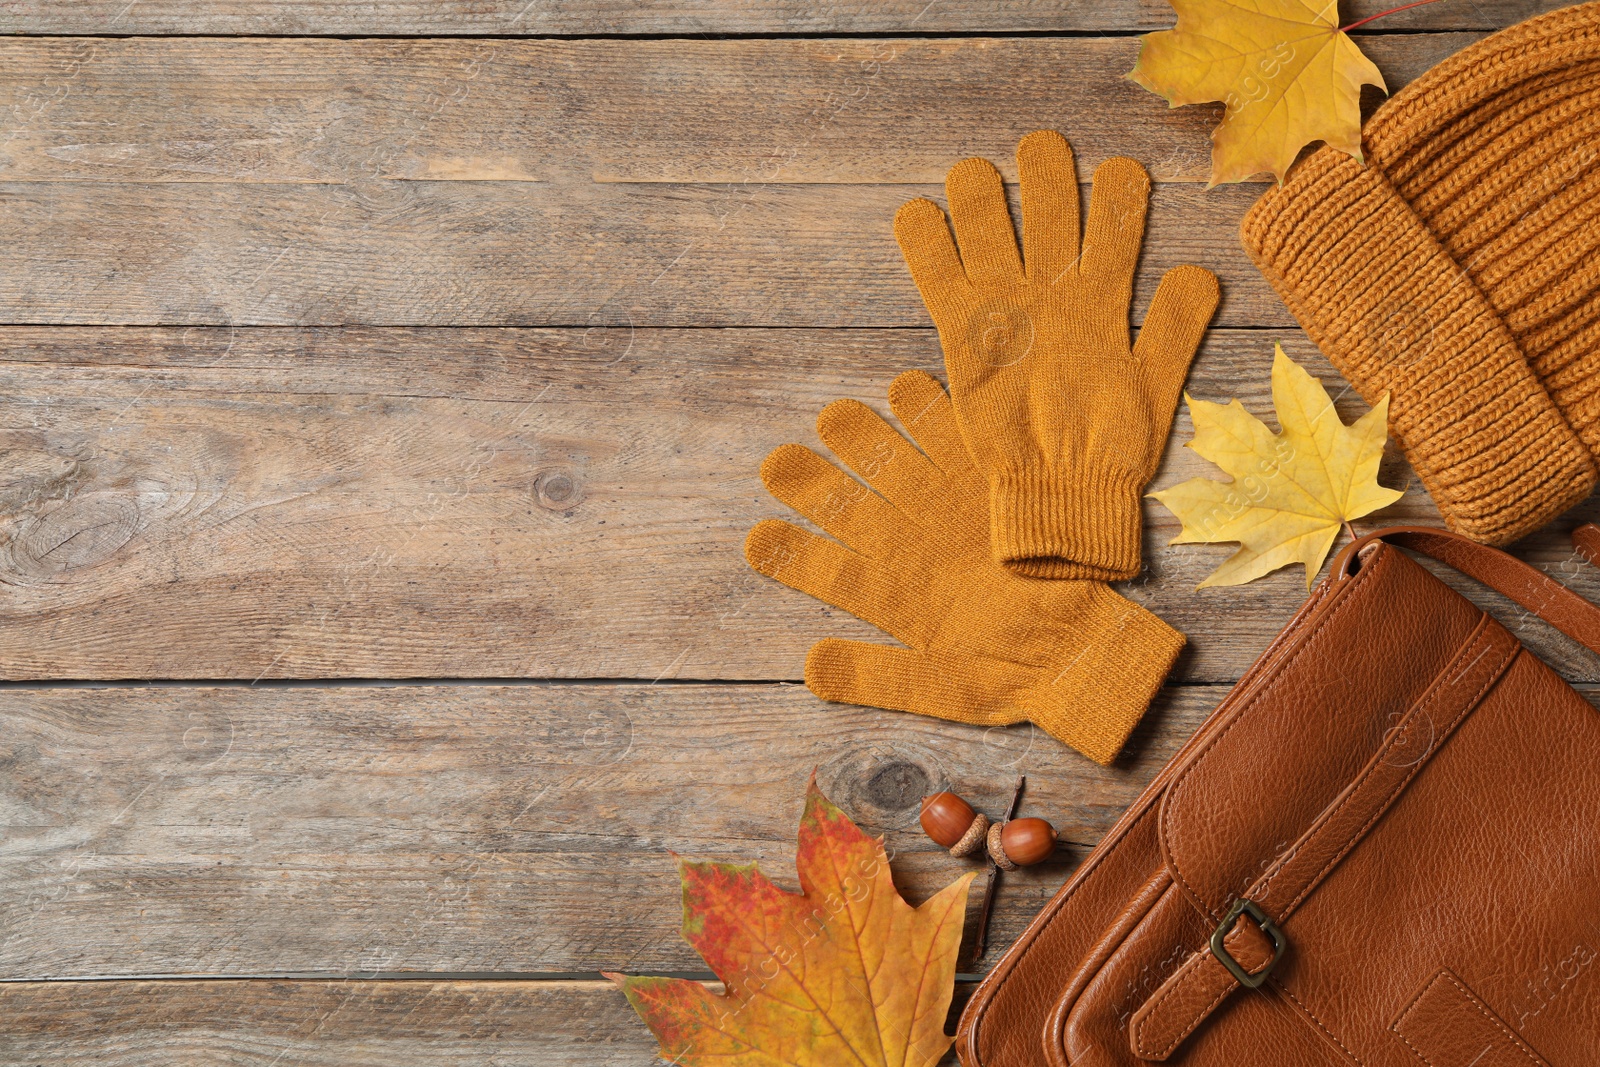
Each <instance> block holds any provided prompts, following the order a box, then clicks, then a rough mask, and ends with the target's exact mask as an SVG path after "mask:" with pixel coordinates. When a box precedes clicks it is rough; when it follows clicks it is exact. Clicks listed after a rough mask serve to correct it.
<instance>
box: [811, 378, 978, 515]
mask: <svg viewBox="0 0 1600 1067" xmlns="http://www.w3.org/2000/svg"><path fill="white" fill-rule="evenodd" d="M817 435H818V436H819V437H821V438H822V443H823V444H825V445H827V446H828V447H829V448H830V449H832V450H833V454H834V455H836V456H838V457H839V458H840V459H841V460H843V461H844V463H845V465H846V466H848V467H849V468H850V469H851V470H853V471H855V472H856V474H857V475H859V476H860V477H861V478H862V480H864V481H865V482H866V483H867V484H868V485H870V486H872V488H873V489H875V490H877V491H878V492H879V493H881V494H883V496H884V498H885V499H887V500H888V501H889V503H891V504H893V505H894V506H895V507H896V508H898V509H900V510H901V511H906V512H915V513H924V512H926V511H927V510H928V509H929V507H930V506H934V505H935V504H936V502H937V501H938V500H939V499H941V498H942V497H943V495H944V481H945V478H944V474H943V472H942V471H940V470H939V468H938V467H936V466H934V464H933V463H932V461H930V460H929V459H928V457H927V456H924V455H923V454H922V453H921V452H919V451H917V448H916V446H915V445H913V444H912V443H911V442H910V441H907V440H906V439H905V438H904V437H903V436H901V435H900V432H899V431H898V430H896V429H895V428H894V427H893V426H890V425H889V424H888V423H887V422H885V421H884V419H883V417H882V416H881V415H879V414H878V413H877V412H876V411H873V410H872V409H871V408H869V407H867V405H865V404H863V403H861V402H860V401H858V400H835V401H834V402H833V403H831V404H829V405H828V406H827V407H825V408H823V409H822V414H820V415H818V416H817ZM946 509H948V505H946Z"/></svg>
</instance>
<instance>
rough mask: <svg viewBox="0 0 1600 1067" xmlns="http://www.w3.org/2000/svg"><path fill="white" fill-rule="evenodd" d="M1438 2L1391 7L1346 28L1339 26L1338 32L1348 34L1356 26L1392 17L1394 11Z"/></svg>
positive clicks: (1419, 0) (1414, 0)
mask: <svg viewBox="0 0 1600 1067" xmlns="http://www.w3.org/2000/svg"><path fill="white" fill-rule="evenodd" d="M1438 2H1439V0H1412V2H1411V3H1409V4H1401V5H1400V6H1399V7H1391V8H1390V9H1389V10H1387V11H1380V12H1378V13H1377V14H1376V15H1368V16H1367V17H1366V18H1364V19H1356V20H1355V21H1354V22H1352V23H1351V24H1350V25H1348V26H1340V27H1339V32H1340V33H1349V32H1350V31H1351V30H1353V29H1355V28H1356V27H1357V26H1365V25H1366V24H1367V23H1369V22H1371V21H1372V20H1373V19H1381V18H1383V16H1385V15H1392V14H1394V13H1395V12H1396V11H1404V10H1406V9H1407V8H1410V7H1421V6H1422V5H1423V4H1437V3H1438Z"/></svg>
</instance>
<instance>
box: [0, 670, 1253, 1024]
mask: <svg viewBox="0 0 1600 1067" xmlns="http://www.w3.org/2000/svg"><path fill="white" fill-rule="evenodd" d="M1221 693H1222V690H1221V689H1217V688H1209V687H1187V688H1182V689H1169V690H1167V691H1166V692H1165V693H1164V694H1163V695H1162V697H1161V698H1160V699H1159V700H1158V701H1157V705H1156V707H1155V708H1154V710H1153V711H1152V713H1151V716H1150V717H1149V718H1148V720H1147V721H1146V723H1145V725H1143V726H1141V727H1140V729H1139V732H1138V734H1137V735H1136V736H1135V738H1134V739H1133V741H1132V742H1131V744H1130V747H1129V750H1128V752H1127V753H1126V754H1125V755H1124V757H1123V758H1122V760H1121V761H1120V762H1119V763H1118V765H1117V766H1115V767H1112V768H1109V769H1107V768H1102V767H1099V766H1097V765H1095V764H1092V763H1090V762H1089V761H1088V760H1086V759H1084V758H1083V757H1081V756H1079V755H1077V754H1076V753H1074V752H1072V751H1071V750H1069V749H1067V748H1065V747H1064V746H1063V745H1061V744H1059V743H1057V742H1056V741H1054V740H1053V739H1051V738H1050V737H1049V736H1047V735H1045V734H1042V733H1039V732H1037V731H1035V730H1033V729H1032V728H1030V727H1028V726H1026V725H1023V726H1019V727H1009V728H1004V729H992V730H984V729H979V728H976V727H970V726H963V725H960V724H955V723H947V722H942V721H939V720H933V719H926V718H922V717H919V716H914V715H905V714H895V713H888V712H883V711H876V710H870V709H864V708H855V707H849V706H844V705H828V704H823V703H822V702H820V701H818V700H817V699H816V698H814V697H813V696H811V694H810V693H809V692H807V691H806V690H805V689H804V688H802V687H799V686H793V685H770V684H769V685H759V686H728V685H720V686H717V685H667V684H663V685H647V684H638V683H636V684H624V685H604V684H587V685H549V684H542V685H522V686H492V685H482V686H480V685H463V686H386V687H364V688H336V687H335V688H326V687H315V688H302V687H270V688H258V687H250V686H235V687H224V688H206V687H200V688H192V687H174V688H167V687H161V688H112V689H59V688H55V689H40V690H34V689H18V688H11V689H6V690H3V691H0V765H3V766H4V767H5V773H4V775H3V776H0V812H3V813H4V822H5V826H6V835H5V849H4V850H3V852H0V975H4V976H5V977H6V978H9V979H33V978H47V977H48V978H62V977H83V976H108V975H110V976H114V975H123V976H139V975H145V976H154V975H218V976H228V975H260V974H294V973H308V972H309V973H317V974H333V975H342V976H348V975H362V974H367V975H372V974H378V973H388V972H399V971H437V972H453V973H470V972H506V973H520V974H550V973H563V972H568V973H570V972H594V971H599V970H623V971H630V972H634V973H644V972H703V970H704V966H705V965H704V964H703V963H702V962H701V961H700V960H699V958H698V957H697V956H696V955H695V953H694V951H693V950H692V949H690V948H689V946H688V945H687V944H686V943H685V942H684V941H683V940H682V939H681V938H680V936H679V932H678V931H679V925H680V922H681V899H680V894H679V890H678V881H677V875H676V872H675V869H674V866H673V859H672V856H671V855H670V854H669V852H668V850H672V851H675V852H678V853H680V854H682V855H686V856H694V857H705V858H715V859H723V860H729V861H741V862H743V861H748V860H752V859H759V860H760V861H761V863H762V865H763V867H764V869H765V870H766V871H767V872H768V873H769V874H770V875H771V876H772V877H773V878H774V879H775V880H776V881H778V882H779V884H781V885H785V886H788V887H790V888H795V886H796V881H795V876H794V839H795V832H796V828H797V826H798V823H799V818H800V809H801V804H802V800H803V796H804V791H805V780H806V776H807V774H808V773H809V772H810V770H811V769H812V768H816V769H817V774H818V782H819V784H820V786H821V787H822V788H823V790H824V791H825V792H826V793H827V794H828V795H829V796H830V797H832V798H833V799H834V800H835V801H836V802H837V803H839V804H840V806H841V807H843V808H844V809H845V810H846V811H847V812H848V813H849V814H850V815H851V816H852V817H853V818H855V819H856V820H857V821H858V822H859V823H860V825H862V826H863V827H865V828H867V829H869V830H871V831H872V832H874V833H884V834H887V842H888V847H889V848H890V850H891V852H892V859H893V865H894V870H895V873H896V878H897V881H898V882H899V883H900V884H901V885H902V887H903V889H904V891H905V892H906V894H907V895H908V897H909V898H910V899H913V900H921V899H924V898H925V897H926V896H927V895H929V894H931V893H932V892H934V891H936V890H937V889H938V888H940V887H942V886H944V885H946V884H948V883H949V882H950V881H951V880H952V879H953V878H955V877H956V876H957V875H959V874H961V873H962V872H964V871H965V870H967V869H969V867H968V866H967V864H966V862H964V861H957V860H954V859H952V858H951V857H950V856H949V855H948V854H947V853H945V852H944V851H942V850H941V849H939V848H938V847H937V846H936V845H934V844H933V843H932V842H930V841H929V840H928V839H927V838H926V837H924V836H923V835H922V832H921V830H920V828H919V827H918V826H917V812H918V803H919V800H920V798H921V797H922V796H923V795H925V794H926V793H928V792H932V791H935V790H937V789H938V788H944V787H948V788H952V789H955V790H957V791H958V792H960V793H961V794H962V795H963V796H966V797H968V798H970V799H971V800H972V802H973V803H975V804H978V805H979V806H981V807H983V808H985V809H986V810H991V811H996V812H998V811H1000V810H1003V808H1004V805H1005V801H1006V799H1007V797H1008V796H1009V792H1010V788H1011V784H1012V781H1013V779H1014V777H1015V775H1017V774H1018V773H1026V774H1027V775H1028V776H1029V783H1030V784H1029V790H1028V794H1027V797H1026V802H1025V810H1026V811H1027V812H1030V813H1036V814H1040V815H1043V816H1046V817H1048V818H1050V819H1051V820H1052V821H1053V822H1054V823H1055V825H1056V826H1057V827H1058V828H1059V829H1060V831H1061V833H1062V834H1063V836H1064V838H1065V839H1066V840H1067V841H1069V842H1072V844H1071V845H1070V846H1068V847H1064V848H1063V849H1062V850H1061V851H1060V852H1058V853H1057V858H1056V860H1055V861H1053V862H1048V863H1046V864H1044V865H1041V866H1040V867H1037V868H1031V869H1029V870H1027V871H1023V872H1017V873H1015V874H1012V875H1008V876H1007V877H1006V879H1005V881H1004V882H1003V883H1002V888H1001V892H1000V896H999V897H998V898H997V907H996V911H995V917H994V922H993V926H992V927H991V941H992V943H993V944H996V945H1004V944H1006V943H1007V942H1009V941H1010V940H1011V939H1012V938H1014V937H1015V936H1016V935H1017V934H1018V933H1019V932H1020V931H1021V929H1022V927H1023V926H1024V925H1025V924H1026V923H1027V921H1028V920H1029V919H1030V918H1031V917H1032V916H1033V915H1034V913H1035V912H1037V910H1038V909H1039V907H1040V906H1041V905H1042V904H1043V903H1044V901H1045V900H1046V899H1048V897H1049V896H1050V894H1051V893H1053V892H1054V890H1055V889H1056V888H1057V887H1058V886H1059V885H1060V883H1061V882H1062V880H1063V879H1064V878H1065V877H1066V875H1067V873H1068V872H1069V871H1070V870H1071V868H1072V866H1073V864H1074V863H1075V862H1076V861H1077V859H1079V858H1081V856H1082V854H1083V852H1084V849H1085V847H1086V846H1087V845H1089V844H1090V843H1092V842H1094V841H1096V840H1098V838H1099V837H1100V836H1101V835H1102V834H1103V833H1104V831H1105V830H1106V828H1107V827H1109V826H1110V825H1111V824H1112V822H1114V821H1115V820H1116V818H1117V817H1118V816H1119V815H1120V813H1121V812H1122V810H1123V809H1124V808H1125V807H1126V806H1127V804H1128V803H1129V802H1131V801H1132V800H1133V798H1134V797H1135V796H1137V794H1138V792H1139V790H1140V789H1142V788H1143V787H1144V785H1145V783H1146V782H1148V780H1149V779H1150V778H1151V777H1152V776H1153V775H1154V774H1155V772H1156V770H1157V769H1158V768H1159V767H1160V766H1161V765H1162V764H1163V763H1165V762H1166V761H1167V760H1168V759H1170V758H1171V756H1172V754H1173V753H1174V752H1175V751H1176V750H1177V746H1178V745H1179V744H1180V743H1181V741H1182V739H1184V738H1186V737H1187V736H1188V735H1189V734H1190V733H1192V732H1193V730H1194V728H1195V727H1196V726H1197V725H1198V724H1199V722H1200V721H1201V719H1202V718H1203V717H1204V716H1205V715H1206V714H1208V713H1209V712H1210V710H1211V708H1212V706H1213V704H1214V703H1215V701H1216V700H1217V699H1219V698H1220V696H1221ZM977 894H980V895H981V888H980V889H979V890H978V891H977ZM975 899H976V896H975ZM976 918H977V909H976V907H974V908H972V909H971V911H970V912H969V916H968V922H969V929H968V936H967V941H966V944H967V951H969V952H970V946H971V942H972V935H973V930H972V928H971V925H970V924H972V923H975V922H976ZM986 962H992V957H991V958H990V959H989V960H987V961H986ZM963 969H967V970H970V969H972V964H971V961H970V960H965V959H964V968H963ZM0 1014H3V1009H0Z"/></svg>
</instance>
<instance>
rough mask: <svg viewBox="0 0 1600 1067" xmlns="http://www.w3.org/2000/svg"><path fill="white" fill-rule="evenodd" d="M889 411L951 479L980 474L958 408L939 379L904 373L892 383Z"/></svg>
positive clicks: (918, 372) (924, 374) (925, 374)
mask: <svg viewBox="0 0 1600 1067" xmlns="http://www.w3.org/2000/svg"><path fill="white" fill-rule="evenodd" d="M889 410H890V411H892V412H894V417H895V418H897V419H899V420H900V425H902V426H904V427H905V428H906V432H907V433H909V434H910V435H911V439H912V440H913V441H915V442H916V443H917V446H918V447H919V448H921V449H922V451H923V452H925V453H927V456H928V458H929V459H931V460H932V461H933V463H934V465H935V466H936V467H938V468H939V469H940V470H941V471H943V472H944V474H945V475H946V476H947V477H948V476H954V475H957V474H960V473H963V472H966V471H971V472H973V473H977V468H976V467H975V466H974V465H973V463H972V457H971V456H970V455H968V454H967V445H966V442H965V441H963V440H962V439H961V426H960V424H959V423H957V422H956V409H955V405H954V404H952V403H951V402H950V394H949V393H947V392H945V389H944V386H942V385H940V384H939V379H937V378H935V377H934V376H933V375H931V374H929V373H928V372H927V371H921V370H908V371H906V372H904V373H903V374H901V375H900V376H899V377H897V378H895V380H894V381H892V382H890V383H889Z"/></svg>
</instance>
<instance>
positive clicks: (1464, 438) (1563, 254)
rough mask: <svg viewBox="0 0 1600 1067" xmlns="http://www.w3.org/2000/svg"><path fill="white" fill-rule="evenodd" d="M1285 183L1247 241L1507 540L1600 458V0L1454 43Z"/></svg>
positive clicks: (1255, 217)
mask: <svg viewBox="0 0 1600 1067" xmlns="http://www.w3.org/2000/svg"><path fill="white" fill-rule="evenodd" d="M1362 136H1363V139H1364V142H1365V146H1366V152H1367V165H1366V166H1362V165H1361V164H1360V163H1358V162H1357V161H1356V160H1354V159H1352V158H1350V157H1349V156H1348V155H1345V154H1344V153H1342V152H1338V151H1335V150H1333V149H1330V148H1326V147H1324V148H1321V149H1319V150H1318V151H1316V152H1315V153H1313V154H1312V155H1310V156H1308V157H1307V158H1305V159H1303V160H1301V161H1300V163H1298V164H1297V165H1296V166H1295V168H1294V169H1293V170H1292V171H1291V172H1290V173H1289V176H1288V179H1287V181H1286V182H1285V183H1284V184H1283V185H1282V186H1281V187H1278V188H1275V189H1273V190H1271V191H1269V192H1268V193H1267V194H1266V195H1265V196H1263V197H1262V198H1261V199H1260V200H1259V201H1258V202H1257V203H1256V204H1255V205H1254V206H1253V207H1252V208H1251V210H1250V212H1249V213H1248V214H1247V215H1246V217H1245V220H1244V223H1243V226H1242V230H1241V233H1242V237H1243V241H1244V246H1245V248H1246V249H1247V250H1248V251H1249V252H1250V255H1251V256H1252V257H1253V258H1254V259H1255V261H1256V265H1257V266H1259V267H1260V268H1261V271H1262V273H1264V274H1265V275H1266V276H1267V278H1268V279H1269V280H1270V281H1271V282H1272V284H1273V286H1274V287H1275V288H1276V289H1277V290H1278V292H1279V294H1280V295H1281V296H1282V297H1283V299H1284V301H1285V302H1286V303H1287V304H1288V305H1289V308H1290V310H1291V311H1293V313H1294V315H1295V317H1296V318H1297V319H1299V321H1300V323H1301V325H1302V326H1304V327H1305V329H1306V332H1307V333H1309V334H1310V335H1311V337H1312V339H1313V340H1315V341H1316V342H1317V344H1318V345H1319V346H1320V347H1321V348H1322V350H1323V352H1324V353H1326V354H1327V356H1328V358H1329V359H1330V360H1332V361H1333V363H1334V365H1335V366H1336V367H1337V368H1338V369H1339V371H1340V373H1342V374H1343V375H1344V376H1345V377H1346V378H1348V379H1349V380H1350V382H1351V383H1352V384H1353V385H1354V386H1355V387H1356V389H1357V390H1358V391H1359V392H1360V393H1361V395H1362V396H1363V397H1365V398H1366V400H1367V401H1368V402H1369V403H1371V402H1374V401H1376V400H1377V398H1378V397H1379V396H1381V395H1382V394H1383V393H1385V392H1388V393H1389V394H1390V408H1389V411H1390V419H1391V427H1392V429H1393V431H1394V434H1395V436H1396V438H1397V439H1398V440H1399V441H1400V443H1401V445H1402V446H1403V447H1404V448H1405V450H1406V455H1407V457H1408V458H1409V459H1410V461H1411V465H1412V466H1413V467H1414V468H1416V471H1417V474H1418V475H1419V476H1420V477H1421V479H1422V482H1423V484H1424V485H1425V486H1427V488H1428V490H1429V492H1430V493H1431V494H1432V495H1433V499H1434V501H1435V502H1436V503H1437V504H1438V506H1439V510H1440V511H1441V512H1442V513H1443V514H1444V517H1445V520H1446V522H1448V523H1449V525H1450V526H1451V527H1452V528H1453V529H1455V530H1457V531H1458V532H1460V533H1463V534H1465V535H1467V536H1468V537H1472V538H1475V539H1477V540H1479V541H1484V542H1488V543H1490V544H1505V543H1507V542H1509V541H1512V540H1515V539H1516V538H1518V537H1521V536H1522V535H1524V534H1526V533H1528V532H1530V531H1532V530H1534V529H1537V528H1538V527H1540V526H1542V525H1544V524H1545V523H1547V522H1549V521H1550V520H1551V519H1553V518H1555V517H1556V516H1557V515H1559V514H1560V513H1561V512H1563V511H1565V510H1566V509H1567V508H1569V507H1571V506H1572V505H1574V504H1576V503H1577V502H1578V501H1580V500H1582V499H1583V498H1584V497H1586V496H1587V495H1588V494H1589V492H1590V490H1591V489H1592V488H1593V487H1594V484H1595V480H1596V462H1595V456H1596V455H1600V255H1597V249H1600V226H1597V221H1600V3H1588V4H1581V5H1578V6H1576V7H1570V8H1566V9H1563V10H1560V11H1555V12H1552V13H1551V14H1548V15H1543V16H1540V17H1538V18H1535V19H1531V20H1529V21H1527V22H1524V23H1521V24H1520V25H1517V26H1513V27H1512V28H1510V29H1508V30H1505V31H1502V32H1500V33H1497V34H1495V35H1493V36H1492V37H1489V38H1487V39H1485V40H1483V41H1481V42H1479V43H1478V44H1475V45H1473V46H1472V47H1470V48H1467V49H1465V50H1463V51H1462V52H1460V53H1458V54H1457V55H1455V56H1453V57H1451V58H1450V59H1447V60H1445V61H1444V62H1443V63H1440V64H1439V65H1438V66H1436V67H1434V68H1433V69H1432V70H1430V71H1428V72H1427V73H1426V74H1425V75H1423V76H1422V77H1421V78H1419V79H1418V80H1417V81H1415V82H1413V83H1412V84H1410V85H1409V86H1407V87H1406V88H1405V89H1403V90H1402V91H1401V92H1399V93H1397V94H1395V96H1394V97H1393V98H1392V99H1391V100H1389V101H1388V102H1386V103H1385V104H1384V105H1383V106H1382V107H1381V108H1379V109H1378V111H1377V112H1376V113H1375V114H1374V115H1373V116H1372V118H1371V119H1370V120H1369V121H1368V122H1367V124H1366V126H1365V128H1364V129H1363V131H1362Z"/></svg>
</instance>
